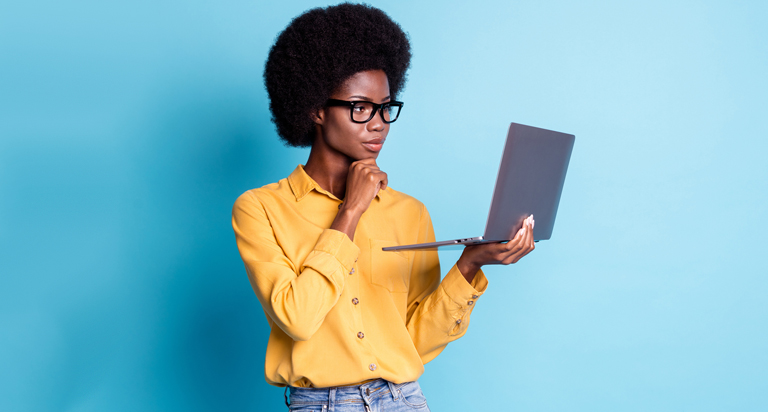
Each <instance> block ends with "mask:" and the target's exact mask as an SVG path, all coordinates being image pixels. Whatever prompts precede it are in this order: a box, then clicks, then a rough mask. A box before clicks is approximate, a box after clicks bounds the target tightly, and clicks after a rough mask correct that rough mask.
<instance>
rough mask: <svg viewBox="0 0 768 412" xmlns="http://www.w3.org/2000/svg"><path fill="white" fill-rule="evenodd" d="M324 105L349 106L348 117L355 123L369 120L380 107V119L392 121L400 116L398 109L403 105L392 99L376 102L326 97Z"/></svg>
mask: <svg viewBox="0 0 768 412" xmlns="http://www.w3.org/2000/svg"><path fill="white" fill-rule="evenodd" d="M325 105H326V106H343V107H349V118H350V119H352V121H353V122H355V123H367V122H369V121H370V120H371V119H373V116H376V112H378V111H379V109H381V111H380V112H379V114H380V115H381V120H383V121H384V123H392V122H394V121H395V120H397V116H400V109H402V107H403V102H398V101H394V100H392V101H389V102H386V103H382V104H378V103H373V102H366V101H364V100H358V101H353V102H350V101H346V100H337V99H328V101H327V102H326V103H325Z"/></svg>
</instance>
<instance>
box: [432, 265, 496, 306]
mask: <svg viewBox="0 0 768 412" xmlns="http://www.w3.org/2000/svg"><path fill="white" fill-rule="evenodd" d="M440 286H441V287H442V288H443V290H444V291H445V294H446V295H448V297H449V298H451V300H452V301H454V302H456V303H457V304H458V305H459V306H461V307H462V309H471V308H472V307H473V306H474V304H475V301H477V299H478V298H480V296H482V295H483V293H485V289H487V288H488V279H487V278H486V277H485V273H483V271H482V270H478V271H477V274H475V278H474V279H472V283H469V282H467V280H466V279H465V278H464V276H463V275H462V274H461V271H459V268H458V267H457V266H456V265H453V267H452V268H451V270H449V271H448V274H447V275H445V278H444V279H443V281H442V283H441V284H440Z"/></svg>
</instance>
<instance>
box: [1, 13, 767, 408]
mask: <svg viewBox="0 0 768 412" xmlns="http://www.w3.org/2000/svg"><path fill="white" fill-rule="evenodd" d="M470 3H471V2H465V1H453V2H446V1H420V2H391V1H390V2H378V1H377V2H374V3H373V4H374V5H377V6H379V7H382V8H384V10H385V11H387V12H388V13H389V14H390V15H391V16H392V17H393V18H394V19H395V20H396V21H398V22H399V23H400V24H401V25H402V26H403V28H404V29H405V30H406V31H407V32H408V33H409V34H410V38H411V41H412V46H413V52H414V58H413V62H412V69H411V71H410V74H409V81H408V84H407V87H406V89H405V92H404V93H403V94H402V95H401V96H400V97H401V98H402V100H404V101H405V102H406V105H405V108H404V112H403V115H402V117H401V119H400V120H399V121H398V122H397V123H396V124H395V125H394V127H393V128H392V130H391V133H390V139H389V140H388V141H387V145H386V146H385V149H384V151H383V152H382V154H381V157H380V165H381V166H382V168H383V169H384V170H385V171H387V172H388V173H389V177H390V184H391V185H392V186H393V187H394V188H396V189H398V190H401V191H404V192H406V193H409V194H411V195H413V196H415V197H417V198H419V199H420V200H422V201H423V202H424V203H425V204H426V205H427V207H428V208H429V209H430V211H431V213H432V217H433V220H434V223H435V228H436V232H437V236H438V238H449V237H459V236H474V235H478V234H480V233H481V232H482V228H483V226H484V224H485V218H486V211H487V209H488V205H489V201H490V196H491V191H492V189H493V182H494V179H495V172H496V168H497V166H498V159H499V157H500V150H501V147H502V144H503V139H504V137H505V133H506V128H507V126H508V123H509V122H510V121H515V122H519V123H524V124H530V125H534V126H539V127H544V128H549V129H553V130H558V131H563V132H568V133H573V134H575V135H576V146H575V149H574V152H573V157H572V161H571V166H570V169H569V173H568V177H567V179H566V187H565V190H564V192H563V195H562V202H561V205H560V210H559V214H558V221H557V225H556V227H555V232H554V236H553V238H552V240H550V241H547V242H541V243H540V244H539V245H538V247H537V249H536V250H535V252H534V253H532V254H531V255H530V256H528V257H526V258H525V259H524V260H523V261H521V262H520V263H518V264H516V265H513V266H510V267H490V268H487V270H486V273H487V274H488V276H489V278H490V286H489V289H488V293H487V294H486V295H484V297H483V298H482V299H481V301H480V302H479V304H478V307H477V309H476V310H475V312H474V315H473V317H472V325H471V327H470V329H469V332H468V334H467V335H466V336H465V337H464V338H462V339H461V340H459V341H457V342H455V343H452V344H451V345H449V346H448V348H447V349H446V350H445V352H443V354H442V355H440V357H438V358H437V360H435V361H434V362H432V363H430V364H428V365H427V368H426V373H425V374H424V376H423V377H422V378H421V380H420V382H421V384H422V387H423V388H424V391H425V393H426V395H427V396H428V398H429V402H430V405H431V407H432V410H433V411H467V410H502V409H503V410H516V411H725V410H728V411H757V410H766V409H768V304H767V303H766V296H768V278H767V277H766V274H768V263H766V259H765V257H764V256H762V255H763V252H764V250H765V248H766V240H765V239H766V231H767V230H768V219H767V218H766V212H767V211H768V210H766V203H767V202H768V195H767V194H768V184H767V178H768V162H766V160H765V159H766V154H765V152H766V150H768V144H767V143H766V141H767V140H768V126H766V107H767V106H768V99H767V97H766V96H768V81H767V80H766V77H768V76H767V75H768V48H767V47H766V44H768V30H767V29H766V24H765V22H766V21H768V7H767V6H766V4H768V3H765V2H757V1H753V2H726V1H720V2H700V1H676V2H666V1H637V2H540V1H517V2H502V1H489V2H481V3H480V4H478V5H472V4H470ZM317 5H321V4H319V3H314V2H308V1H304V2H301V1H286V2H280V4H279V5H278V4H277V2H269V3H267V2H262V3H258V2H253V1H201V0H192V1H189V0H188V1H163V2H151V1H130V2H129V1H121V2H106V3H105V2H97V1H84V0H78V1H70V2H66V3H64V2H52V1H49V2H40V1H26V2H14V3H13V4H11V3H10V2H4V3H3V5H2V7H1V9H2V12H0V274H1V276H0V410H3V411H106V410H109V411H139V410H141V411H175V410H178V411H182V410H183V411H212V410H260V411H280V410H283V408H284V406H283V400H282V389H278V388H274V387H270V386H268V385H267V384H266V383H265V382H264V378H263V358H264V351H265V347H266V340H267V333H268V331H267V326H266V321H265V319H264V314H263V312H262V311H261V308H260V306H259V303H258V301H257V299H256V298H255V296H254V295H253V292H252V291H251V289H250V285H249V284H248V281H247V278H246V275H245V271H244V269H243V266H242V262H241V261H240V258H239V255H238V253H237V250H236V246H235V243H234V236H233V234H232V231H231V227H230V210H231V205H232V203H233V202H234V200H235V198H236V197H237V196H238V195H239V194H240V193H242V192H244V191H245V190H247V189H250V188H253V187H258V186H261V185H264V184H267V183H270V182H273V181H276V180H278V179H280V178H283V177H285V176H287V175H288V174H289V173H290V172H291V171H292V170H293V168H294V167H295V166H296V164H298V163H302V162H304V161H305V160H306V157H307V154H308V152H307V150H299V149H288V148H285V147H283V146H282V145H281V144H280V143H279V141H278V139H277V137H276V134H275V132H274V128H273V126H272V124H271V123H270V121H269V116H270V115H269V112H268V106H267V105H268V102H267V97H266V93H265V91H264V88H263V85H262V77H261V76H262V68H263V63H264V60H265V58H266V54H267V51H268V49H269V47H270V45H271V43H272V41H273V40H274V38H275V36H276V35H277V33H278V32H279V31H280V30H282V29H283V28H284V27H285V25H287V24H288V22H289V21H290V19H291V18H292V17H294V16H296V15H298V14H299V13H301V12H302V11H304V10H306V9H308V8H310V7H313V6H317ZM457 258H458V252H441V259H443V266H444V268H447V267H449V266H450V265H451V264H452V263H453V262H454V261H455V260H456V259H457Z"/></svg>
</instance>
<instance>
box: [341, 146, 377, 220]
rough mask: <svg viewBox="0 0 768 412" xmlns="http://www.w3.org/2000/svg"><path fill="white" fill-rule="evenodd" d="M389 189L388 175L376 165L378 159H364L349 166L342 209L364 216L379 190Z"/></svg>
mask: <svg viewBox="0 0 768 412" xmlns="http://www.w3.org/2000/svg"><path fill="white" fill-rule="evenodd" d="M386 188H387V174H386V173H384V172H382V171H381V169H379V166H378V165H376V159H373V158H371V159H363V160H358V161H356V162H354V163H352V164H351V165H350V166H349V174H348V175H347V193H346V195H345V197H344V204H343V205H342V207H341V209H342V210H344V209H346V210H349V211H353V212H355V213H359V214H360V215H362V214H363V213H364V212H365V211H366V210H368V207H369V206H370V205H371V201H373V199H374V198H375V197H376V195H377V194H378V193H379V190H384V189H386Z"/></svg>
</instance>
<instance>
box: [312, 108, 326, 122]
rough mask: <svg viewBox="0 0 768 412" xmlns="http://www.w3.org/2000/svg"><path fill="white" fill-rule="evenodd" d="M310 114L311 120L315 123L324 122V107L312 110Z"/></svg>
mask: <svg viewBox="0 0 768 412" xmlns="http://www.w3.org/2000/svg"><path fill="white" fill-rule="evenodd" d="M310 116H312V121H313V122H315V124H319V125H322V124H323V123H324V122H325V109H324V108H320V109H317V110H315V111H313V112H312V114H310Z"/></svg>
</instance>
